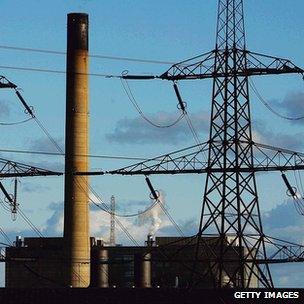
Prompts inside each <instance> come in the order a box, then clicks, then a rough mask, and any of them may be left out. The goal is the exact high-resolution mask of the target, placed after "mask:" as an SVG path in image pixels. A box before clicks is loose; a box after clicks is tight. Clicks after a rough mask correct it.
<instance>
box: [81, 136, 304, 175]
mask: <svg viewBox="0 0 304 304" xmlns="http://www.w3.org/2000/svg"><path fill="white" fill-rule="evenodd" d="M214 143H215V144H216V145H217V146H221V145H224V143H222V142H219V141H218V142H214ZM233 144H235V143H234V142H230V141H229V142H228V145H233ZM238 145H240V146H242V145H248V143H247V142H242V141H240V142H239V143H238ZM250 146H252V149H253V163H254V165H252V164H250V163H248V164H246V162H244V163H243V165H242V166H240V167H236V166H233V165H232V166H230V167H227V168H225V169H224V168H223V167H222V166H219V165H218V164H217V165H214V163H216V158H215V157H212V155H211V159H210V164H208V163H207V161H206V160H205V155H204V153H206V151H207V150H208V143H207V142H205V143H202V144H199V145H195V146H191V147H189V148H185V149H181V150H178V151H175V152H172V153H168V154H164V155H161V156H158V157H155V158H151V159H149V160H146V161H143V162H140V163H136V164H133V165H130V166H127V167H123V168H120V169H117V170H112V171H107V172H106V174H118V175H152V174H190V173H208V172H260V171H288V170H303V169H304V153H301V152H295V151H291V150H287V149H282V148H277V147H272V146H269V145H264V144H260V143H255V142H252V143H250ZM86 174H88V175H91V174H92V175H97V174H100V175H102V174H104V172H87V173H86Z"/></svg>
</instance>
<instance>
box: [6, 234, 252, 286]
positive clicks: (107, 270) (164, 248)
mask: <svg viewBox="0 0 304 304" xmlns="http://www.w3.org/2000/svg"><path fill="white" fill-rule="evenodd" d="M90 240H91V242H90V252H91V257H90V260H89V261H83V262H80V263H79V264H80V265H81V264H85V265H87V267H88V268H89V269H90V273H89V277H90V284H89V287H101V288H115V287H117V288H119V287H128V288H132V287H139V288H150V287H154V288H157V287H162V288H163V287H166V288H170V287H171V288H172V287H176V288H187V287H188V286H189V285H190V283H191V280H192V279H194V280H195V281H197V282H199V283H198V284H197V286H196V287H201V288H211V287H212V280H213V277H212V276H210V277H209V279H205V280H203V281H202V280H199V274H201V273H203V272H204V271H206V270H207V268H208V264H207V262H200V260H198V261H197V263H196V264H194V260H195V252H196V240H195V239H193V238H181V237H156V238H155V241H153V240H152V239H151V238H148V240H147V242H146V246H105V245H104V244H103V242H102V241H101V240H96V239H95V238H91V239H90ZM205 241H206V242H208V243H209V244H210V245H212V243H214V242H215V241H216V239H214V238H210V239H209V240H208V239H206V240H205ZM63 249H64V239H63V238H25V239H24V241H20V240H17V241H16V245H15V247H10V248H7V250H6V260H7V263H6V268H5V281H6V287H19V288H37V287H38V288H40V287H41V288H43V287H48V288H54V287H67V286H66V283H65V273H64V271H65V264H66V262H67V261H66V257H64V255H63ZM204 252H205V250H204V247H200V248H199V254H198V256H199V257H200V259H201V260H202V259H203V258H206V257H205V256H204ZM230 256H231V259H233V258H234V259H235V258H236V255H235V251H233V250H232V251H231V254H230ZM229 265H230V269H231V272H233V270H234V265H233V263H230V264H229ZM214 276H216V274H215V273H214ZM77 278H78V280H79V282H77V283H78V284H83V278H82V277H81V276H78V277H77ZM224 284H225V282H223V285H224ZM250 286H251V287H257V280H254V279H252V280H251V282H250Z"/></svg>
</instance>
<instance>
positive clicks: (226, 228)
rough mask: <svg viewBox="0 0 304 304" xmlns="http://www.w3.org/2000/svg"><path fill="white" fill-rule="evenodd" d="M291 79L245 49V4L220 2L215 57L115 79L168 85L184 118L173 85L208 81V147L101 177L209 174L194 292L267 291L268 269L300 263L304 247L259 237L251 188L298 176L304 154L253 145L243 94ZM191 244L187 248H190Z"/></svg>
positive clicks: (270, 60) (271, 60)
mask: <svg viewBox="0 0 304 304" xmlns="http://www.w3.org/2000/svg"><path fill="white" fill-rule="evenodd" d="M292 73H297V74H302V76H303V75H304V70H303V69H301V68H299V67H298V66H296V65H295V64H293V63H292V62H291V61H290V60H288V59H284V58H279V57H274V56H269V55H264V54H259V53H255V52H251V51H249V50H247V49H246V39H245V29H244V11H243V0H219V2H218V18H217V36H216V45H215V49H214V50H212V51H210V52H207V53H204V54H202V55H199V56H196V57H193V58H190V59H187V60H184V61H181V62H179V63H176V64H174V65H172V66H171V67H170V68H169V69H168V70H167V71H166V72H164V73H163V74H161V75H159V76H147V75H145V76H140V75H123V76H122V77H121V78H122V79H124V80H125V81H127V80H132V79H135V80H139V79H142V80H150V79H162V80H169V81H172V82H173V86H174V90H175V93H176V96H177V99H178V102H179V108H180V109H181V110H182V112H183V114H184V115H187V110H186V107H185V103H184V102H183V100H182V97H181V95H180V93H179V90H178V86H177V82H178V81H182V80H194V79H200V80H203V79H212V80H213V89H212V106H211V121H210V134H209V140H208V141H207V142H205V143H199V144H197V145H194V146H191V147H188V148H184V149H180V150H177V151H175V152H172V153H168V154H164V155H161V156H157V157H155V158H151V159H149V160H146V161H143V162H140V163H136V164H133V165H130V166H127V167H124V168H120V169H117V170H113V171H108V172H106V173H109V174H120V175H144V176H146V177H147V176H149V175H154V174H193V173H196V174H197V173H199V174H202V173H206V174H207V177H206V184H205V189H204V195H203V204H202V213H201V217H200V224H199V230H198V233H197V234H196V235H195V236H193V238H195V239H196V240H197V242H196V250H195V254H194V257H193V259H194V263H193V268H192V284H193V286H203V287H204V286H205V287H206V286H207V287H209V286H210V285H211V286H213V287H226V286H227V287H240V288H247V287H254V286H257V285H258V286H259V287H273V281H272V278H271V274H270V271H269V264H271V263H286V262H291V261H292V262H303V261H304V247H303V246H301V245H298V244H293V243H290V242H286V241H283V240H279V239H275V238H271V237H269V236H267V235H265V234H264V232H263V228H262V223H261V213H260V208H259V201H258V195H257V186H256V180H255V173H256V172H260V171H281V172H283V171H288V170H303V169H304V153H299V152H294V151H291V150H287V149H282V148H277V147H272V146H269V145H266V144H262V143H257V142H254V141H253V140H252V131H251V117H250V105H249V93H248V91H249V77H251V76H261V75H280V74H292ZM188 119H189V118H188ZM206 152H207V153H208V160H207V162H206V160H205V157H204V153H206ZM80 174H85V175H87V174H93V175H96V174H101V175H102V174H104V172H83V173H80ZM149 184H150V186H149V188H150V190H151V189H152V190H153V191H154V189H153V187H152V185H151V182H149ZM154 192H155V191H154ZM193 238H191V240H193ZM191 240H190V241H189V242H188V243H187V244H186V245H185V246H186V247H187V246H188V247H189V246H192V244H193V243H191ZM266 245H267V246H266ZM271 247H273V248H272V249H271ZM273 249H274V250H273ZM266 251H268V252H271V255H269V254H266V253H267V252H266ZM190 283H191V282H190Z"/></svg>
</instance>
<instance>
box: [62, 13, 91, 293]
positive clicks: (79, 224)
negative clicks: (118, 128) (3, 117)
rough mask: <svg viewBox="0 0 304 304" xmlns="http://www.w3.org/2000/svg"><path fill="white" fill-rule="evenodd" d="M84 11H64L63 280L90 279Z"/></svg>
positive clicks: (74, 283) (83, 282)
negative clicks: (65, 50) (65, 45)
mask: <svg viewBox="0 0 304 304" xmlns="http://www.w3.org/2000/svg"><path fill="white" fill-rule="evenodd" d="M88 65H89V62H88V15H87V14H80V13H72V14H68V24H67V74H66V127H65V188H64V191H65V193H64V241H65V258H66V261H65V265H66V266H65V267H66V284H67V285H68V286H71V287H87V286H88V285H89V283H90V264H89V261H90V242H89V210H88V195H89V194H88V177H87V176H79V175H74V173H75V172H77V171H88V158H87V156H86V155H88V124H89V118H88V104H89V100H88Z"/></svg>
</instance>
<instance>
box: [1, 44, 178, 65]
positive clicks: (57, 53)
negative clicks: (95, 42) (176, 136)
mask: <svg viewBox="0 0 304 304" xmlns="http://www.w3.org/2000/svg"><path fill="white" fill-rule="evenodd" d="M0 49H7V50H15V51H23V52H35V53H44V54H54V55H66V52H63V51H56V50H46V49H37V48H25V47H17V46H9V45H0ZM88 56H89V57H91V58H98V59H108V60H119V61H130V62H140V63H155V64H175V62H172V61H162V60H152V59H142V58H130V57H119V56H109V55H100V54H89V55H88Z"/></svg>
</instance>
